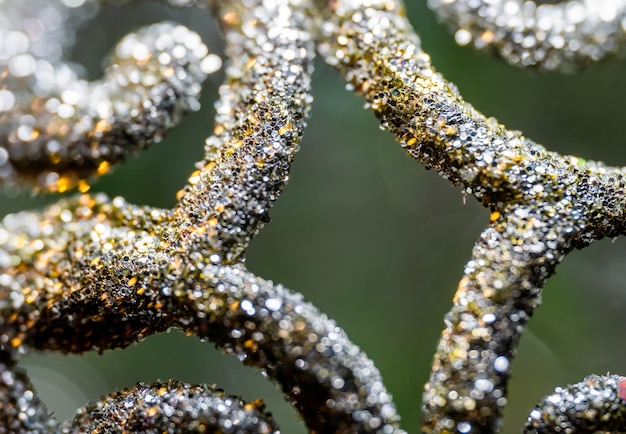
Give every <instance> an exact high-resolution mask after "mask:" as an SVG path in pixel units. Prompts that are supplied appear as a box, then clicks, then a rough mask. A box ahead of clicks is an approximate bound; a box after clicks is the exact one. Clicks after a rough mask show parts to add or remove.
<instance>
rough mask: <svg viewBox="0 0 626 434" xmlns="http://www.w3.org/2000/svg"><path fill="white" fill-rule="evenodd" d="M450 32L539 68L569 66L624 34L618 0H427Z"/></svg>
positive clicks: (602, 52) (623, 6)
mask: <svg viewBox="0 0 626 434" xmlns="http://www.w3.org/2000/svg"><path fill="white" fill-rule="evenodd" d="M428 5H429V6H430V7H431V8H432V9H433V10H434V11H435V12H436V13H437V14H438V15H439V16H440V18H441V19H442V20H444V21H445V22H446V23H447V24H448V25H449V26H450V27H451V28H452V30H453V31H454V32H455V39H456V41H457V43H458V44H459V45H467V44H470V43H473V45H474V46H475V47H476V48H478V49H487V50H491V51H494V52H496V53H497V54H498V55H499V56H500V57H502V58H504V59H505V60H506V61H507V62H509V63H511V64H513V65H516V66H521V67H535V68H538V69H543V70H557V69H560V70H571V69H575V68H581V67H583V66H587V65H589V64H591V63H595V62H597V61H599V60H601V59H603V58H605V57H607V56H610V55H611V54H615V53H616V52H618V51H619V49H620V48H621V46H622V45H623V44H624V42H625V40H626V29H625V28H624V25H623V20H624V18H626V2H625V1H623V0H582V1H581V0H569V1H562V2H559V3H558V4H541V5H537V2H535V1H525V0H524V1H522V0H496V1H493V0H490V1H486V0H479V1H476V0H471V1H470V0H453V1H449V0H429V1H428Z"/></svg>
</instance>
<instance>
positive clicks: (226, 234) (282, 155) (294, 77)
mask: <svg viewBox="0 0 626 434" xmlns="http://www.w3.org/2000/svg"><path fill="white" fill-rule="evenodd" d="M270 5H271V6H269V7H268V8H266V9H265V10H264V11H263V14H264V15H263V16H260V15H259V11H255V10H253V9H250V10H245V9H244V8H243V6H242V5H239V4H236V3H235V4H225V5H223V6H221V7H220V8H219V9H218V11H217V15H218V16H219V17H220V18H221V22H222V25H223V29H224V32H225V38H226V43H227V54H228V56H229V58H230V59H231V63H230V64H229V66H228V68H227V70H226V74H227V78H226V84H224V85H223V86H222V87H221V88H220V100H219V102H218V103H217V117H216V126H215V128H214V133H215V135H213V136H211V137H209V138H208V139H207V140H206V144H205V159H204V161H202V162H200V163H198V165H197V167H198V170H196V171H195V172H194V173H192V174H191V177H190V178H189V183H188V186H187V187H186V188H185V189H184V190H182V191H181V192H180V193H179V195H178V198H179V202H178V205H177V207H176V209H175V211H174V213H175V214H176V218H177V219H178V220H179V221H180V222H181V229H182V230H185V231H187V232H188V233H189V237H188V243H185V244H184V245H183V247H184V249H185V250H189V249H202V250H203V251H204V252H205V254H206V255H207V256H210V255H211V254H213V255H215V256H211V258H212V259H211V260H212V262H219V261H222V260H224V261H227V262H233V261H238V260H241V259H242V254H243V251H244V249H245V248H246V247H247V245H248V243H249V242H250V239H251V238H252V237H253V236H254V235H255V234H256V233H257V232H258V230H259V229H260V228H261V227H262V225H263V224H264V223H265V222H267V221H269V213H268V211H269V208H270V207H271V205H272V204H273V202H274V201H275V200H276V198H277V197H278V195H279V194H280V192H281V190H282V187H283V186H284V185H285V183H286V182H287V180H288V179H289V176H288V174H289V167H290V164H291V161H292V160H293V158H294V156H295V153H296V151H297V150H298V143H299V141H300V139H301V138H302V133H303V130H304V127H305V121H304V119H305V117H306V116H307V115H308V111H309V104H310V103H311V101H312V98H311V95H310V76H311V74H312V72H313V66H312V61H313V53H314V47H313V38H312V35H311V31H312V30H313V29H312V28H311V27H312V23H311V20H310V19H309V18H308V17H307V16H306V14H305V13H306V10H305V9H294V8H290V7H289V3H288V2H286V1H276V2H271V3H270Z"/></svg>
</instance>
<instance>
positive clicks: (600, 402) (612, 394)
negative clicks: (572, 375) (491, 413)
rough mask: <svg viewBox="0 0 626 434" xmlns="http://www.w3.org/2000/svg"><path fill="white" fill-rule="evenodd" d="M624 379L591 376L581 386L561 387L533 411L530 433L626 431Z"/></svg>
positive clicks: (609, 376) (579, 384)
mask: <svg viewBox="0 0 626 434" xmlns="http://www.w3.org/2000/svg"><path fill="white" fill-rule="evenodd" d="M623 383H624V377H619V376H617V375H607V376H598V375H590V376H589V377H587V378H585V379H584V380H583V381H581V382H580V383H578V384H573V385H571V386H567V387H565V388H562V387H558V388H557V389H556V390H555V391H554V393H553V394H551V395H548V396H546V397H545V398H544V399H543V400H542V401H541V403H540V404H539V405H538V406H537V407H536V408H535V409H534V410H533V411H531V412H530V416H529V417H528V422H527V423H526V427H525V428H524V432H525V433H528V434H549V433H555V432H563V433H566V432H571V433H618V432H620V433H621V432H624V431H625V430H626V402H625V399H624V398H626V394H624V392H623V390H620V389H622V388H623V387H624V386H623Z"/></svg>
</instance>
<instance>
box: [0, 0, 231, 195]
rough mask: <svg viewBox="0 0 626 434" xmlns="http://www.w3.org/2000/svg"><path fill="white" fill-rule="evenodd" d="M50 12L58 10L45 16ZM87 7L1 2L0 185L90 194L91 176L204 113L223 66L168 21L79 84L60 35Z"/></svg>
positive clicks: (134, 39)
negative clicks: (207, 83) (210, 84)
mask: <svg viewBox="0 0 626 434" xmlns="http://www.w3.org/2000/svg"><path fill="white" fill-rule="evenodd" d="M88 5H89V6H91V7H92V8H94V7H96V6H97V3H94V2H93V1H90V2H88ZM52 6H54V11H55V13H54V14H52V13H50V14H45V13H40V11H42V10H44V11H45V10H46V9H45V8H46V7H52ZM81 10H82V9H77V8H71V7H69V6H65V5H64V4H63V2H61V1H60V0H54V1H51V2H49V1H48V0H45V1H42V0H27V1H11V2H6V4H3V5H2V15H0V20H1V21H2V23H3V26H2V29H1V30H0V36H3V40H4V45H3V46H2V47H0V76H1V77H3V88H2V90H0V185H2V184H9V185H12V184H16V183H22V184H23V183H27V184H30V185H31V186H33V187H34V188H35V189H37V190H46V191H61V192H63V191H66V190H68V189H70V188H73V187H75V186H76V185H78V186H79V188H80V189H81V190H82V191H87V190H88V189H89V185H88V183H87V181H88V178H89V177H91V176H94V175H102V174H104V173H106V172H108V171H109V169H110V167H111V165H112V164H114V163H116V162H118V161H120V160H122V159H123V158H124V157H125V156H127V155H128V154H129V153H133V152H134V151H136V150H139V149H142V148H145V147H146V146H148V145H149V144H150V143H152V142H155V141H160V140H161V138H162V137H163V135H164V134H165V132H166V131H167V130H168V129H170V128H171V127H172V126H173V125H174V124H175V123H176V122H177V121H178V120H179V119H180V117H181V114H182V113H184V112H186V111H189V110H197V109H198V108H199V103H198V98H199V94H200V89H201V86H200V84H201V83H202V81H203V80H204V79H205V78H206V75H207V73H210V72H213V71H215V70H216V69H217V68H218V67H219V65H220V60H219V58H217V56H215V55H212V54H208V50H207V47H206V46H205V45H204V44H203V43H202V41H201V40H200V37H199V36H198V35H197V34H196V33H194V32H191V31H190V30H188V29H186V28H185V27H183V26H180V25H175V24H170V23H163V24H156V25H152V26H148V27H145V28H143V29H141V30H139V31H138V32H137V33H135V34H130V35H128V36H126V37H125V38H124V39H123V40H122V41H121V42H120V43H119V44H118V45H117V47H116V49H115V55H114V56H112V58H111V60H110V65H109V67H108V68H107V70H106V73H105V76H104V78H103V79H101V80H98V81H94V82H87V81H85V80H81V79H79V76H78V74H77V73H76V71H75V68H74V67H73V66H72V65H70V64H68V63H67V62H65V61H64V60H63V59H62V58H61V57H59V56H60V52H61V50H62V49H63V48H64V47H65V46H66V45H67V44H68V43H69V42H71V32H69V31H68V30H67V29H65V30H62V31H61V30H57V29H58V28H59V27H61V28H62V27H63V26H59V25H58V22H57V21H58V20H61V19H62V20H65V21H70V22H78V23H79V22H80V21H82V20H81V19H79V18H82V19H84V15H85V12H84V11H83V13H82V14H80V13H79V11H81ZM29 41H33V42H32V43H29Z"/></svg>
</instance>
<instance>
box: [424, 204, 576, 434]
mask: <svg viewBox="0 0 626 434" xmlns="http://www.w3.org/2000/svg"><path fill="white" fill-rule="evenodd" d="M506 211H507V212H506V214H500V213H499V212H494V213H493V214H492V223H491V225H490V226H489V228H487V229H486V230H485V231H484V232H483V233H482V234H481V236H480V238H479V240H478V241H477V243H476V245H475V246H474V249H473V252H472V259H471V260H470V261H469V262H468V263H467V265H466V266H465V273H464V277H463V278H462V279H461V281H460V283H459V287H458V289H457V292H456V294H455V296H454V306H453V307H452V310H451V311H450V312H449V313H448V314H447V315H446V318H445V323H446V328H445V330H444V331H443V334H442V337H441V340H440V342H439V346H438V348H437V352H436V354H435V359H434V362H433V369H432V373H431V376H430V380H429V382H428V383H427V384H426V390H425V393H424V402H423V405H424V414H423V418H424V426H423V429H422V430H423V432H424V433H444V432H448V431H452V432H459V433H491V432H498V430H499V428H500V427H501V417H502V409H503V408H504V406H505V405H506V403H507V382H508V378H509V375H510V373H509V367H510V364H511V362H512V359H513V357H514V355H515V349H516V347H517V344H518V342H519V339H520V337H521V335H522V333H523V331H524V329H525V326H526V323H527V321H528V319H529V318H530V316H531V315H532V313H533V310H534V309H535V308H536V307H537V306H538V305H539V303H540V297H541V288H542V286H543V284H544V283H545V281H546V280H547V278H548V277H549V276H550V275H551V274H552V273H553V271H554V267H555V266H556V264H557V263H558V262H560V261H561V260H562V259H563V257H564V256H565V253H567V252H568V251H569V250H570V249H571V245H572V239H571V236H569V235H567V232H565V231H563V228H565V227H570V226H575V225H576V224H577V222H575V221H572V218H571V216H568V214H567V212H566V211H565V212H560V211H561V210H559V209H558V206H549V205H547V206H546V208H545V209H544V210H536V209H533V208H530V207H524V206H516V207H514V208H511V209H507V210H506Z"/></svg>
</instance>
